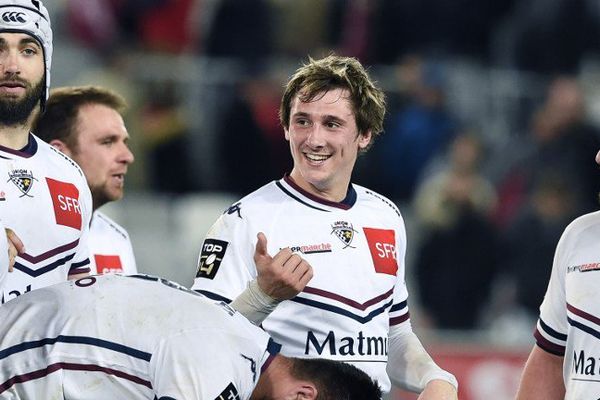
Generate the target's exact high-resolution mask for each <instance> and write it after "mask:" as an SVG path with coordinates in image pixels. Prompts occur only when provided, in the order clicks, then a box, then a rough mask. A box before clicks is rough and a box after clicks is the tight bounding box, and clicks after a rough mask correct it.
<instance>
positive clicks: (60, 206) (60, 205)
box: [46, 178, 81, 230]
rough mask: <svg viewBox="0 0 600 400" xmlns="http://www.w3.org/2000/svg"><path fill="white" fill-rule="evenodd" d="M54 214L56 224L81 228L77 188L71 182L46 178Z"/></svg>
mask: <svg viewBox="0 0 600 400" xmlns="http://www.w3.org/2000/svg"><path fill="white" fill-rule="evenodd" d="M46 182H47V183H48V189H49V190H50V197H52V204H53V205H54V216H55V217H56V223H57V224H58V225H65V226H69V227H71V228H74V229H79V230H81V207H80V206H79V189H77V187H76V186H75V185H73V184H72V183H68V182H61V181H57V180H55V179H52V178H46Z"/></svg>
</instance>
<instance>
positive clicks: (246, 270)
mask: <svg viewBox="0 0 600 400" xmlns="http://www.w3.org/2000/svg"><path fill="white" fill-rule="evenodd" d="M246 218H247V217H245V218H242V217H241V216H239V214H237V213H235V212H233V213H228V212H226V213H225V214H223V215H221V217H220V218H219V219H218V220H217V221H216V222H215V224H214V225H213V226H212V227H211V229H210V230H209V232H208V234H207V236H206V238H205V239H204V242H203V243H202V248H201V249H200V255H199V257H198V270H197V273H196V277H195V280H194V285H193V286H192V289H194V290H196V291H198V292H201V293H202V294H204V295H206V296H208V297H210V298H212V299H214V300H223V301H226V302H230V301H232V300H233V299H235V298H236V297H237V296H238V295H239V294H240V293H241V292H242V291H244V290H245V289H246V286H247V285H248V282H250V281H251V280H253V279H254V278H256V275H257V273H256V266H255V264H254V259H253V256H254V248H255V246H256V237H255V235H253V234H251V233H249V231H250V227H249V225H250V223H249V222H248V220H247V219H246Z"/></svg>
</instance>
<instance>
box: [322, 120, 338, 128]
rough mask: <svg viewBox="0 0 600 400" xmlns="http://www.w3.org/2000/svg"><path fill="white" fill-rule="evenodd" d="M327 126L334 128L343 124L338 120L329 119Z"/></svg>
mask: <svg viewBox="0 0 600 400" xmlns="http://www.w3.org/2000/svg"><path fill="white" fill-rule="evenodd" d="M325 126H327V127H328V128H330V129H334V128H339V127H340V126H341V125H340V124H339V123H337V122H334V121H329V122H327V123H326V124H325Z"/></svg>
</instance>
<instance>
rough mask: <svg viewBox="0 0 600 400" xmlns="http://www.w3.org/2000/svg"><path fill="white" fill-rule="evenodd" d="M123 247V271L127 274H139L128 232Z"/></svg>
mask: <svg viewBox="0 0 600 400" xmlns="http://www.w3.org/2000/svg"><path fill="white" fill-rule="evenodd" d="M123 247H124V249H123V258H124V260H123V273H124V274H126V275H133V274H137V272H138V270H137V265H136V263H135V255H134V254H133V246H132V245H131V239H130V238H129V234H127V237H126V238H125V243H124V245H123Z"/></svg>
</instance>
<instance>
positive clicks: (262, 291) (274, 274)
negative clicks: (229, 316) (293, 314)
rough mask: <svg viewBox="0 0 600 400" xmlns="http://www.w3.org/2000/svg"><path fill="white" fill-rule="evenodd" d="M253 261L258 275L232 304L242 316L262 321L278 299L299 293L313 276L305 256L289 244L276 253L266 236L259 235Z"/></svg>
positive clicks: (274, 306)
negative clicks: (269, 247)
mask: <svg viewBox="0 0 600 400" xmlns="http://www.w3.org/2000/svg"><path fill="white" fill-rule="evenodd" d="M257 239H258V240H257V242H256V250H255V252H254V262H255V264H256V271H257V277H256V279H255V280H253V281H251V282H250V283H249V284H248V287H247V288H246V290H244V291H243V292H242V293H241V294H240V295H239V296H238V297H237V298H236V299H235V300H234V301H233V302H232V303H231V306H232V307H233V308H235V309H236V310H238V311H239V312H240V313H241V314H242V315H243V316H245V317H246V318H248V319H249V320H250V321H252V322H254V323H255V324H257V325H260V324H261V323H262V322H263V321H264V320H265V318H267V317H268V316H269V314H270V313H271V312H273V310H275V308H276V307H277V305H278V304H279V303H281V302H282V301H283V300H288V299H291V298H293V297H294V296H296V295H297V294H298V293H300V292H301V291H302V290H303V289H304V287H305V286H306V285H307V284H308V282H309V281H310V280H311V278H312V276H313V271H312V267H311V266H310V264H308V262H306V260H304V259H303V258H302V257H300V256H299V255H297V254H294V252H292V251H291V250H290V249H289V248H285V249H282V250H280V251H279V252H278V253H277V254H276V255H275V256H274V257H271V256H270V255H269V253H268V251H267V237H266V236H265V234H264V233H262V232H259V233H258V235H257Z"/></svg>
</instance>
